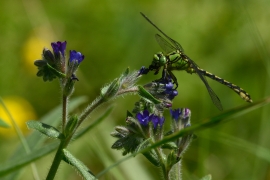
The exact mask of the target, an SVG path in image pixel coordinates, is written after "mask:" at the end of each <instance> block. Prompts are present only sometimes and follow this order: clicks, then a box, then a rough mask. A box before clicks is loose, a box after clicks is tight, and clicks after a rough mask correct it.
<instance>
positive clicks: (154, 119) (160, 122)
mask: <svg viewBox="0 0 270 180" xmlns="http://www.w3.org/2000/svg"><path fill="white" fill-rule="evenodd" d="M151 120H152V123H153V125H154V129H156V128H157V126H158V125H159V126H160V127H161V126H162V125H163V124H164V121H165V118H164V117H159V116H156V115H153V116H152V119H151Z"/></svg>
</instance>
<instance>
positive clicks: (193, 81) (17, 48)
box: [0, 0, 270, 180]
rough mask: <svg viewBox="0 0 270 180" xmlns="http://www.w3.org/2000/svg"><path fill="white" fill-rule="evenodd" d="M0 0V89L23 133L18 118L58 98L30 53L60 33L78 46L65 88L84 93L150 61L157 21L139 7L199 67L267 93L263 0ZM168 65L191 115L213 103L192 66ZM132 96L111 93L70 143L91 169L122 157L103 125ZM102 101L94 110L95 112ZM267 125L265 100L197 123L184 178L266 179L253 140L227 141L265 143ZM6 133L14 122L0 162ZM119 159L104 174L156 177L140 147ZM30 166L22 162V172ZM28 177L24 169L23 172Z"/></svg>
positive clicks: (45, 164) (119, 121) (235, 102)
mask: <svg viewBox="0 0 270 180" xmlns="http://www.w3.org/2000/svg"><path fill="white" fill-rule="evenodd" d="M0 10H1V11H0V23H1V25H0V40H1V42H2V43H1V44H0V68H1V70H0V96H1V97H2V98H3V99H4V100H6V103H7V104H8V105H9V108H10V110H11V111H14V112H15V113H14V114H13V116H14V117H15V119H16V120H17V121H19V122H20V123H21V126H22V129H25V132H26V133H27V132H30V131H29V130H26V128H25V126H24V121H25V120H29V119H39V118H40V117H42V116H43V115H44V114H46V113H47V112H48V111H49V110H50V109H52V108H53V107H55V106H57V105H58V104H59V103H60V88H59V85H58V82H57V81H53V82H46V83H44V82H43V81H42V79H41V78H38V77H36V75H35V74H36V72H37V70H36V67H35V66H34V65H33V62H34V60H36V59H39V58H40V57H41V52H42V48H44V47H47V48H51V47H50V43H51V42H55V41H58V40H60V41H64V40H66V41H67V42H68V44H67V50H77V51H80V52H82V53H83V54H84V55H85V60H84V61H83V62H82V64H81V66H80V70H79V72H78V73H77V76H78V78H79V79H80V81H79V82H78V83H77V84H76V91H75V93H74V94H73V96H74V97H75V96H82V95H86V96H87V97H88V99H89V102H91V100H93V99H94V98H95V97H96V96H97V95H98V94H99V90H100V88H101V87H102V86H104V84H105V83H108V82H110V81H112V80H113V79H114V78H115V77H117V76H119V75H120V74H121V73H122V72H123V71H124V70H125V69H126V68H127V67H130V69H131V70H137V69H139V68H140V67H141V66H143V65H144V66H148V65H149V64H150V63H151V60H152V57H153V54H154V53H156V52H158V51H161V48H160V47H159V45H158V44H157V42H156V41H155V38H154V35H155V33H157V31H156V30H155V29H154V28H153V27H152V26H151V25H150V24H149V23H148V22H147V21H145V19H144V18H142V16H141V15H140V13H139V12H143V13H145V14H146V15H147V16H148V17H149V18H150V19H151V20H152V21H153V22H154V23H156V24H157V26H158V27H160V28H161V29H162V30H163V31H164V32H165V33H167V34H168V35H169V36H170V37H172V38H173V39H175V40H176V41H178V42H179V43H180V44H181V45H182V46H183V48H184V49H185V53H186V54H187V55H188V56H189V57H190V58H191V59H193V60H194V61H195V62H196V63H197V64H198V65H199V66H200V67H201V68H203V69H205V70H207V71H209V72H211V73H214V74H216V75H218V76H220V77H222V78H224V79H226V80H228V81H230V82H232V83H235V84H236V85H239V86H241V87H242V88H243V89H245V90H246V91H247V92H248V93H249V94H250V95H251V97H252V99H253V101H258V100H260V99H262V98H264V97H266V96H268V94H269V90H270V89H269V72H270V71H269V53H268V51H269V47H270V33H269V32H270V31H269V30H270V21H269V20H270V1H266V0H257V1H255V0H246V1H240V0H238V1H231V0H230V1H226V0H207V1H196V0H195V1H187V0H183V1H177V0H167V1H153V0H152V1H151V0H150V1H143V0H141V1H125V0H120V1H112V0H108V1H97V0H92V1H91V0H88V1H87V0H78V1H52V0H48V1H36V0H28V1H27V0H22V1H17V0H13V1H1V2H0ZM175 75H176V77H177V79H178V83H179V88H178V91H179V95H178V96H177V98H176V99H175V100H174V104H173V107H174V108H178V107H187V108H190V109H191V111H192V118H191V120H192V123H193V124H196V123H200V122H202V121H203V119H205V118H207V117H211V116H214V115H216V114H218V113H219V111H218V109H217V108H216V107H215V106H214V105H213V103H212V102H211V99H210V97H209V95H208V92H207V90H206V88H205V87H204V85H203V83H202V82H201V80H200V79H199V77H197V75H196V74H193V75H190V74H187V73H186V72H175ZM153 79H157V77H156V76H154V75H153V73H149V75H147V76H145V77H143V78H141V81H140V82H139V83H140V84H144V83H146V82H149V81H151V80H153ZM208 82H209V84H210V86H211V87H212V88H213V90H214V91H215V92H216V94H217V95H218V96H219V98H220V100H221V102H222V104H223V108H224V109H225V110H226V109H231V108H234V107H237V106H241V105H246V102H244V101H243V100H242V99H241V98H240V97H239V96H238V95H237V94H236V93H234V92H233V91H232V90H230V89H229V88H227V87H225V86H224V85H221V84H219V83H217V82H214V81H212V80H210V79H209V81H208ZM136 100H138V96H125V98H120V99H117V100H116V101H114V102H111V103H113V104H114V106H115V109H114V111H113V113H112V114H111V116H110V118H108V119H106V120H105V121H104V122H103V123H102V124H101V125H99V127H98V128H97V129H96V130H95V131H92V132H89V133H88V134H87V135H85V136H84V137H83V138H82V139H80V140H79V141H78V142H75V143H72V144H71V145H70V151H71V152H72V153H73V154H74V155H76V156H77V157H78V158H80V159H81V160H82V161H83V162H85V163H86V165H88V167H89V168H90V169H92V170H93V172H94V173H98V172H100V171H101V170H102V169H104V168H106V167H108V166H109V165H111V164H112V163H114V162H116V161H117V160H119V159H121V152H120V151H119V152H117V151H113V150H111V149H110V146H111V145H112V143H113V141H114V139H113V138H111V137H110V135H109V133H110V132H111V131H113V127H114V126H115V125H124V120H125V114H126V110H132V108H133V105H134V102H135V101H136ZM20 105H21V107H20ZM16 108H17V109H16ZM18 108H19V109H20V111H19V110H18ZM82 109H83V107H81V108H80V109H78V110H77V112H80V111H81V110H82ZM104 109H105V107H104ZM104 109H99V110H98V111H96V113H95V116H93V118H95V117H96V116H98V115H99V114H100V113H102V112H103V111H104ZM0 115H1V114H0ZM167 115H169V114H168V113H167ZM59 119H60V115H59ZM89 121H91V119H89ZM268 127H270V120H269V107H265V108H264V109H259V110H255V111H253V112H251V113H248V114H245V115H243V116H241V117H239V118H236V119H234V120H233V121H230V122H229V123H226V124H222V125H220V126H217V127H215V128H212V129H209V130H205V131H203V132H199V133H198V134H197V136H198V138H197V140H195V141H193V142H192V144H191V146H190V147H189V149H188V151H187V152H186V154H185V156H184V158H183V165H182V174H183V179H197V178H201V177H202V176H204V175H206V174H212V176H213V179H219V180H223V179H230V180H231V179H235V180H239V179H256V180H258V179H270V166H269V161H267V159H265V158H262V157H261V156H259V155H258V154H260V152H259V150H258V151H248V150H247V149H248V147H249V146H242V147H240V146H236V145H233V144H232V143H229V142H227V141H226V139H228V137H227V136H229V137H230V138H237V139H238V140H239V139H240V140H243V141H244V142H248V143H251V144H253V145H255V146H256V147H260V146H262V147H265V148H270V143H269V137H270V131H269V130H268ZM0 130H1V131H2V129H0ZM13 133H14V130H10V131H8V132H7V131H3V132H2V133H1V132H0V134H1V140H0V142H1V144H0V154H1V157H0V160H1V162H4V161H6V160H8V157H9V156H10V155H11V154H12V151H13V149H14V148H15V147H16V145H17V144H19V141H18V140H17V139H18V138H17V137H16V136H14V135H12V134H13ZM225 135H226V138H225ZM97 137H98V139H97ZM234 142H236V140H235V141H234ZM243 144H244V143H243ZM53 156H54V153H53V154H51V155H49V156H47V157H45V158H42V159H41V160H38V161H37V164H38V169H39V172H40V174H41V177H45V175H46V173H47V172H48V169H49V166H50V164H51V162H52V159H53ZM117 168H118V172H120V174H122V178H120V177H121V176H119V177H117V176H116V175H115V174H114V175H112V174H111V173H112V172H113V171H115V170H112V172H110V173H108V174H106V175H105V176H104V177H102V178H103V179H132V180H133V179H134V180H136V179H159V174H158V173H156V172H157V169H156V168H155V167H153V166H152V165H150V164H149V163H148V162H147V161H146V160H145V159H144V158H143V157H142V156H137V157H136V158H134V159H132V160H128V161H126V162H124V163H123V164H121V165H120V166H119V167H117ZM27 169H28V168H27ZM115 169H116V168H115ZM29 171H30V168H29V170H27V171H26V172H29ZM29 177H31V176H30V175H27V173H24V174H23V176H22V179H27V178H29ZM123 177H124V178H123ZM64 178H65V179H66V180H69V179H80V178H79V177H78V176H77V173H76V172H75V171H73V170H72V168H71V167H70V166H68V165H64V164H63V165H62V166H61V168H60V170H59V172H58V174H57V179H64Z"/></svg>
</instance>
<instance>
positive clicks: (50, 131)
mask: <svg viewBox="0 0 270 180" xmlns="http://www.w3.org/2000/svg"><path fill="white" fill-rule="evenodd" d="M26 124H27V127H28V128H30V129H35V130H37V131H39V132H41V133H42V134H45V135H46V136H48V137H51V138H57V139H64V137H65V136H64V135H63V134H62V133H61V132H59V131H58V129H56V128H55V127H53V126H50V125H48V124H45V123H42V122H39V121H28V122H27V123H26Z"/></svg>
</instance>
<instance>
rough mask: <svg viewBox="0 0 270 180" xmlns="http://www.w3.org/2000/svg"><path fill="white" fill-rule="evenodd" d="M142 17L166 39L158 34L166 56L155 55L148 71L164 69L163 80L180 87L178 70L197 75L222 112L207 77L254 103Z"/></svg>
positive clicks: (218, 100) (248, 96) (244, 92)
mask: <svg viewBox="0 0 270 180" xmlns="http://www.w3.org/2000/svg"><path fill="white" fill-rule="evenodd" d="M141 15H142V16H143V17H144V18H145V19H146V20H147V21H148V22H149V23H150V24H151V25H152V26H154V27H155V28H156V29H157V30H158V31H159V32H160V33H161V34H162V35H163V36H164V37H165V38H166V39H165V38H163V37H162V36H161V35H159V34H156V35H155V38H156V40H157V42H158V44H159V45H160V47H161V48H162V49H163V50H164V51H165V54H163V53H162V52H158V53H156V54H154V58H153V60H152V63H151V65H150V66H149V68H148V71H155V73H154V74H158V72H159V70H160V69H161V68H163V73H162V78H163V79H166V78H167V77H170V78H171V79H172V80H173V83H174V84H175V85H176V88H177V87H178V82H177V79H176V77H175V75H174V74H173V72H172V71H174V70H177V71H181V70H185V71H186V72H187V73H190V74H192V73H196V74H197V75H198V76H199V77H200V79H201V80H202V82H203V83H204V85H205V87H206V89H207V91H208V93H209V95H210V97H211V100H212V102H213V103H214V105H215V106H216V107H217V108H218V109H219V110H220V111H222V110H223V107H222V104H221V102H220V99H219V98H218V96H217V95H216V93H215V92H214V91H213V89H212V88H211V87H210V85H209V84H208V82H207V80H206V78H205V77H208V78H210V79H212V80H215V81H217V82H219V83H221V84H224V85H225V86H227V87H229V88H230V89H232V90H233V91H234V92H236V93H237V94H238V95H239V96H240V97H241V98H242V99H243V100H245V101H246V102H250V103H251V102H252V99H251V97H250V95H249V94H248V93H247V92H246V91H245V90H243V89H242V88H240V87H239V86H237V85H235V84H233V83H230V82H229V81H226V80H224V79H222V78H220V77H218V76H216V75H214V74H212V73H210V72H208V71H206V70H204V69H201V68H200V67H199V66H198V65H197V64H196V63H195V62H194V61H193V60H191V59H190V58H189V57H188V56H187V55H186V54H185V53H184V49H183V48H182V46H181V45H180V44H179V43H178V42H177V41H175V40H173V39H172V38H170V37H169V36H168V35H167V34H165V33H164V32H163V31H162V30H161V29H160V28H158V27H157V26H156V25H155V24H154V23H153V22H152V21H151V20H150V19H149V18H148V17H147V16H146V15H144V14H143V13H142V12H141Z"/></svg>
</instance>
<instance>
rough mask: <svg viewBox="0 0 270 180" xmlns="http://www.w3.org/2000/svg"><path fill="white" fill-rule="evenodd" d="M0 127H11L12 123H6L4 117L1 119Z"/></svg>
mask: <svg viewBox="0 0 270 180" xmlns="http://www.w3.org/2000/svg"><path fill="white" fill-rule="evenodd" d="M0 127H2V128H10V125H9V124H8V123H6V122H5V121H4V120H3V119H0Z"/></svg>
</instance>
